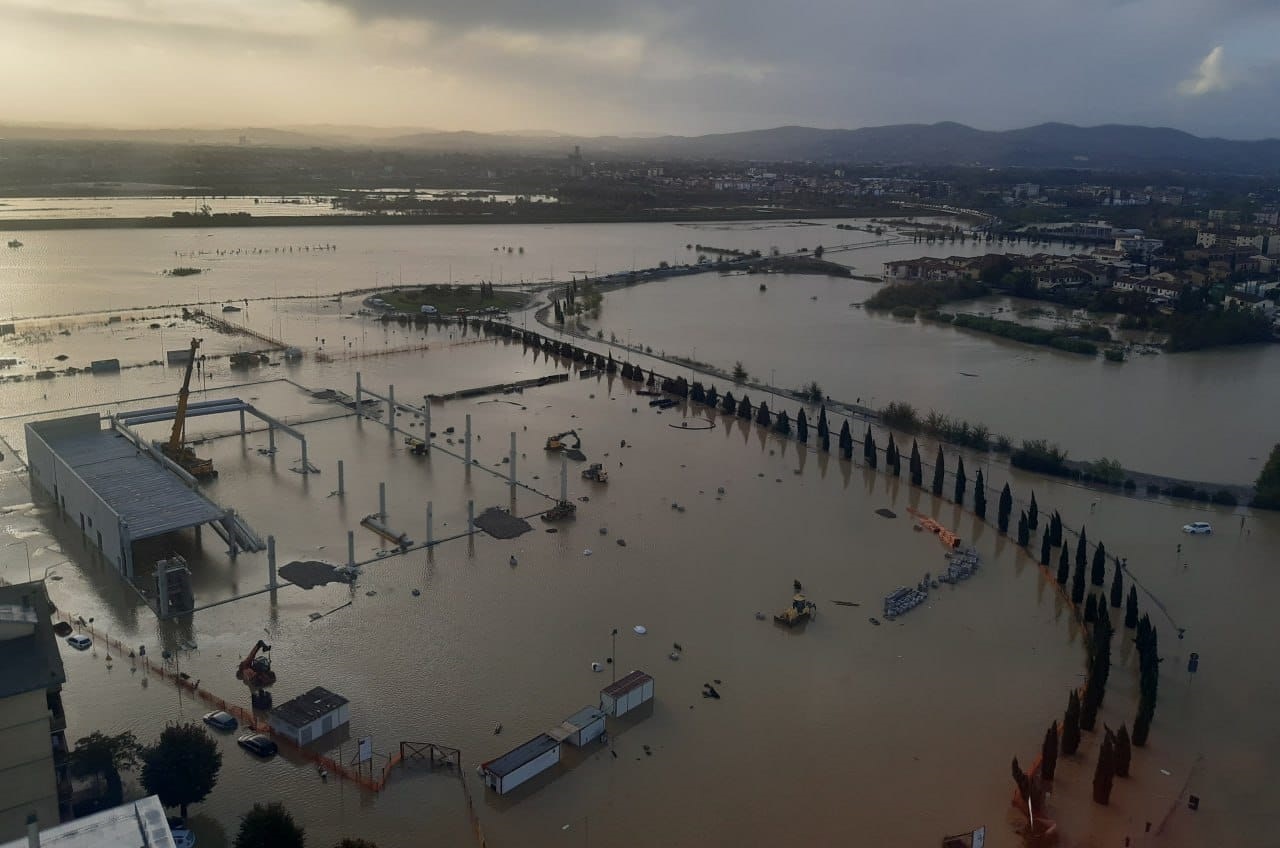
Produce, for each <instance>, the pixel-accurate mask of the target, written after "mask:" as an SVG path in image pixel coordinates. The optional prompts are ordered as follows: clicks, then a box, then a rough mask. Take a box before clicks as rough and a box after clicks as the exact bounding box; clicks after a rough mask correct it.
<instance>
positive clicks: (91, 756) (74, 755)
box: [70, 730, 142, 807]
mask: <svg viewBox="0 0 1280 848" xmlns="http://www.w3.org/2000/svg"><path fill="white" fill-rule="evenodd" d="M141 754H142V746H141V745H139V744H138V740H137V739H136V738H135V737H134V735H133V734H132V733H131V732H127V731H126V732H125V733H121V734H118V735H116V736H107V735H105V734H103V733H100V732H98V731H96V730H95V731H94V732H93V733H90V734H89V735H88V736H84V737H81V738H80V739H77V740H76V747H75V750H73V751H72V752H71V756H70V760H71V774H72V775H73V776H75V777H79V778H92V779H93V780H94V781H97V780H103V781H105V782H106V791H105V792H104V793H103V798H102V802H103V806H104V807H115V806H119V805H120V804H123V803H124V782H123V781H122V780H121V778H120V772H122V771H131V770H132V769H133V768H134V767H135V766H137V765H138V758H139V757H140V756H141Z"/></svg>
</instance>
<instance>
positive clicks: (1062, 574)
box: [1058, 547, 1071, 586]
mask: <svg viewBox="0 0 1280 848" xmlns="http://www.w3.org/2000/svg"><path fill="white" fill-rule="evenodd" d="M1070 576H1071V558H1070V557H1069V556H1067V549H1066V548H1065V547H1064V548H1061V549H1059V551H1058V585H1059V586H1066V585H1067V578H1069V577H1070Z"/></svg>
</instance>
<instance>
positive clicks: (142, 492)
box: [29, 421, 223, 541]
mask: <svg viewBox="0 0 1280 848" xmlns="http://www.w3.org/2000/svg"><path fill="white" fill-rule="evenodd" d="M49 423H60V422H43V421H41V422H36V423H35V424H31V425H29V426H30V427H31V428H32V429H33V430H34V431H35V432H36V433H37V434H38V435H39V436H40V438H42V439H44V441H45V442H46V443H47V444H48V445H49V448H50V449H51V450H52V451H53V452H54V453H55V454H57V455H58V456H59V457H60V458H61V459H62V460H63V461H64V462H66V463H67V465H69V466H71V468H72V470H74V471H75V473H76V474H78V475H80V477H81V479H83V480H84V482H85V483H86V484H87V485H88V486H89V488H90V489H92V490H93V491H94V492H95V493H97V495H98V496H99V497H100V498H102V500H103V501H105V502H106V504H107V506H108V507H110V509H111V511H112V512H114V513H115V514H116V515H118V516H119V517H120V519H121V520H122V521H124V522H125V523H126V524H128V526H129V538H131V539H133V540H135V541H136V540H138V539H149V538H151V537H153V536H161V535H163V534H165V533H170V532H172V531H174V530H182V529H184V528H187V527H196V526H199V525H201V524H207V523H209V522H210V521H216V520H218V519H220V518H222V516H223V511H222V508H221V507H219V506H217V505H216V504H214V503H212V502H211V501H209V500H207V499H205V497H204V496H202V495H201V494H200V493H199V492H195V491H193V490H191V489H189V488H187V485H186V484H185V483H183V482H182V480H181V479H180V478H179V477H178V476H177V475H176V474H174V473H173V472H171V471H170V470H169V469H167V468H165V467H164V466H163V465H161V464H160V463H159V462H157V461H156V460H155V459H154V458H153V457H152V456H151V455H150V454H148V453H147V452H145V451H142V450H139V449H138V447H137V446H135V445H134V444H133V442H131V441H129V440H128V439H127V438H125V437H124V436H122V435H120V434H119V433H117V432H115V431H114V430H102V429H99V428H97V427H96V426H95V428H94V429H92V430H87V431H85V430H82V431H80V432H68V431H65V430H62V429H61V428H49V429H45V428H44V427H43V426H42V425H45V424H49Z"/></svg>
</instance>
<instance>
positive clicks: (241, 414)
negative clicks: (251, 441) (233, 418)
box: [240, 409, 244, 436]
mask: <svg viewBox="0 0 1280 848" xmlns="http://www.w3.org/2000/svg"><path fill="white" fill-rule="evenodd" d="M240 435H242V436H243V435H244V410H243V409H242V410H240Z"/></svg>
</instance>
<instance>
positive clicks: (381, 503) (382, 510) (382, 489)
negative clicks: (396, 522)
mask: <svg viewBox="0 0 1280 848" xmlns="http://www.w3.org/2000/svg"><path fill="white" fill-rule="evenodd" d="M378 520H379V521H381V522H382V523H383V524H386V523H387V484H386V483H379V484H378Z"/></svg>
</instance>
